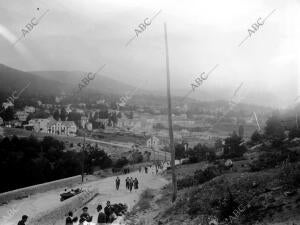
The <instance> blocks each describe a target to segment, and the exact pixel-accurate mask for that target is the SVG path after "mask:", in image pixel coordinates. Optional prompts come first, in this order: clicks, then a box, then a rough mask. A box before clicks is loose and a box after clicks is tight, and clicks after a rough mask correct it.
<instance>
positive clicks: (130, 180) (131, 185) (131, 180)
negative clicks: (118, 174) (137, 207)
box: [129, 177, 133, 192]
mask: <svg viewBox="0 0 300 225" xmlns="http://www.w3.org/2000/svg"><path fill="white" fill-rule="evenodd" d="M132 187H133V178H132V177H130V179H129V190H130V192H131V191H132Z"/></svg>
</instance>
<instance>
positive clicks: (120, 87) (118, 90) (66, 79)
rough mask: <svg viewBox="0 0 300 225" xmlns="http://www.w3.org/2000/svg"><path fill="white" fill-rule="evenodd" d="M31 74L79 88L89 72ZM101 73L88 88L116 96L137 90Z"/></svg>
mask: <svg viewBox="0 0 300 225" xmlns="http://www.w3.org/2000/svg"><path fill="white" fill-rule="evenodd" d="M31 73H33V74H35V75H38V76H40V77H42V78H45V79H49V80H52V81H58V82H63V83H65V84H69V85H72V86H77V85H78V83H79V82H80V81H81V80H82V79H83V78H84V77H85V75H87V72H80V71H32V72H31ZM99 73H101V72H99ZM99 73H98V74H96V78H95V79H94V80H92V81H91V82H90V83H89V85H88V88H90V89H95V90H98V91H99V92H101V93H114V94H124V93H125V92H127V91H130V90H133V89H134V88H135V87H133V86H131V85H128V84H125V83H122V82H120V81H117V80H114V79H111V78H108V77H106V76H102V75H100V74H99Z"/></svg>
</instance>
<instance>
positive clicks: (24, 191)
mask: <svg viewBox="0 0 300 225" xmlns="http://www.w3.org/2000/svg"><path fill="white" fill-rule="evenodd" d="M80 183H81V176H80V175H77V176H73V177H68V178H64V179H60V180H55V181H51V182H47V183H43V184H37V185H34V186H29V187H25V188H20V189H16V190H13V191H8V192H4V193H1V194H0V204H1V203H4V202H9V201H10V200H13V199H18V198H22V197H26V196H30V195H34V194H37V193H42V192H46V191H49V190H54V189H57V188H64V187H66V188H67V187H68V188H69V187H72V186H74V185H78V184H80Z"/></svg>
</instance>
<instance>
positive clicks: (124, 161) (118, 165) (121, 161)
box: [114, 157, 129, 168]
mask: <svg viewBox="0 0 300 225" xmlns="http://www.w3.org/2000/svg"><path fill="white" fill-rule="evenodd" d="M128 163H129V161H128V159H127V158H126V157H122V158H120V159H118V160H117V161H116V162H115V164H114V167H115V168H121V167H123V166H125V165H127V164H128Z"/></svg>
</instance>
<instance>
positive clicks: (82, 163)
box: [81, 132, 85, 183]
mask: <svg viewBox="0 0 300 225" xmlns="http://www.w3.org/2000/svg"><path fill="white" fill-rule="evenodd" d="M84 151H85V132H84V135H83V146H82V151H81V153H82V162H81V183H83V178H84V160H85V156H84Z"/></svg>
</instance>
